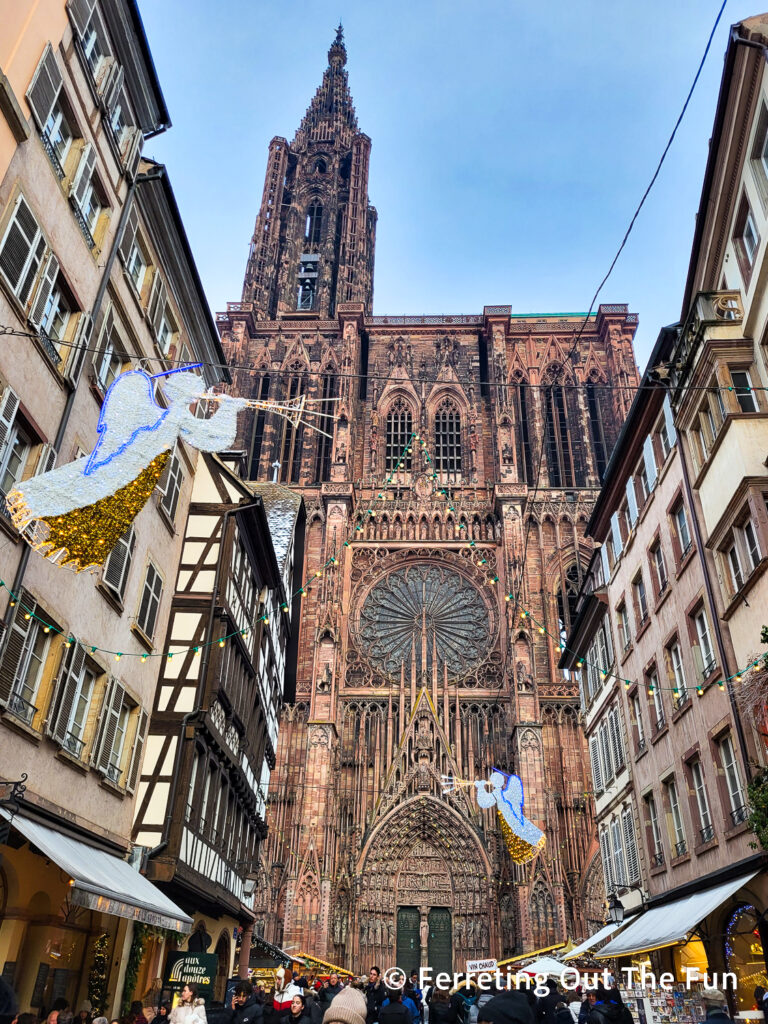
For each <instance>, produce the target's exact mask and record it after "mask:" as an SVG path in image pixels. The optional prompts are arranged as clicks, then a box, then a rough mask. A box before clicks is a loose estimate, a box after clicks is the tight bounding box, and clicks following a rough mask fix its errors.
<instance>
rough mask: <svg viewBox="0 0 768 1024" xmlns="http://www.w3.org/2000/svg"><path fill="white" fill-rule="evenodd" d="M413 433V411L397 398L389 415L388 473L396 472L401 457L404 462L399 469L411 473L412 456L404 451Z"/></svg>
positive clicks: (386, 462) (386, 457)
mask: <svg viewBox="0 0 768 1024" xmlns="http://www.w3.org/2000/svg"><path fill="white" fill-rule="evenodd" d="M412 433H413V416H412V415H411V410H410V409H409V408H408V406H407V405H406V403H405V401H404V400H403V399H402V398H396V399H395V401H394V402H393V403H392V407H391V408H390V410H389V412H388V413H387V441H386V446H387V447H386V453H385V468H386V471H387V473H392V472H394V470H395V467H396V466H397V463H398V460H399V459H400V456H401V455H402V460H401V461H400V466H399V467H398V468H399V469H400V470H404V471H405V472H410V470H411V458H412V456H411V455H410V454H405V455H404V454H403V449H404V448H405V446H406V445H407V444H408V441H409V440H410V437H411V434H412Z"/></svg>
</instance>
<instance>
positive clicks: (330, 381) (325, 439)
mask: <svg viewBox="0 0 768 1024" xmlns="http://www.w3.org/2000/svg"><path fill="white" fill-rule="evenodd" d="M321 391H322V399H323V402H322V405H321V406H320V413H321V417H322V418H321V419H320V420H319V421H318V420H315V422H316V423H319V426H320V430H322V431H323V433H322V434H318V435H317V455H316V457H315V480H316V481H321V480H330V479H331V449H332V448H333V424H334V419H333V407H334V405H335V404H336V403H335V402H334V401H333V399H334V398H336V396H337V395H338V393H339V388H338V378H337V377H336V376H335V374H334V373H333V372H330V371H328V370H326V372H325V373H324V374H323V382H322V387H321ZM326 435H328V436H326Z"/></svg>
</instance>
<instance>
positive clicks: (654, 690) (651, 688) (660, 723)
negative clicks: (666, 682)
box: [648, 669, 667, 732]
mask: <svg viewBox="0 0 768 1024" xmlns="http://www.w3.org/2000/svg"><path fill="white" fill-rule="evenodd" d="M648 693H649V695H650V697H651V700H652V701H653V711H654V714H655V716H656V731H657V732H658V731H659V729H663V728H664V724H665V722H666V720H667V719H666V715H665V714H664V701H663V699H662V696H661V690H660V689H659V677H658V675H657V673H656V670H655V669H654V670H653V671H652V672H651V673H650V674H649V675H648Z"/></svg>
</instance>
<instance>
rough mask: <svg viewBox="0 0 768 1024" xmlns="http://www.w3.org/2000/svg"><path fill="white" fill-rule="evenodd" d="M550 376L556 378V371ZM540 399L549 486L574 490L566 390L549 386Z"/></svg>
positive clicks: (555, 385)
mask: <svg viewBox="0 0 768 1024" xmlns="http://www.w3.org/2000/svg"><path fill="white" fill-rule="evenodd" d="M553 372H554V374H555V376H556V374H557V371H556V370H554V371H553ZM543 395H544V406H545V407H544V426H545V441H546V451H547V471H548V473H549V486H550V487H573V486H574V485H575V474H574V461H573V448H572V442H571V430H570V426H571V424H570V423H569V416H568V406H567V403H566V396H565V388H564V387H563V385H562V384H550V385H549V386H548V387H547V388H545V390H544V392H543Z"/></svg>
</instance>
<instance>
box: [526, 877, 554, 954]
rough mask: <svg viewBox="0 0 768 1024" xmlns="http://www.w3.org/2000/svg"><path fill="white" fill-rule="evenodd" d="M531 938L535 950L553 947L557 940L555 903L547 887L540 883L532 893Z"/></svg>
mask: <svg viewBox="0 0 768 1024" xmlns="http://www.w3.org/2000/svg"><path fill="white" fill-rule="evenodd" d="M530 911H531V938H532V940H533V945H534V948H535V949H543V948H544V947H546V946H551V945H552V943H553V942H555V941H556V938H555V901H554V900H553V899H552V894H551V893H550V891H549V889H547V887H546V885H545V884H544V883H543V882H541V881H539V882H537V883H536V884H535V885H534V887H533V892H532V893H531V903H530Z"/></svg>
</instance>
